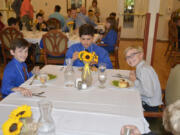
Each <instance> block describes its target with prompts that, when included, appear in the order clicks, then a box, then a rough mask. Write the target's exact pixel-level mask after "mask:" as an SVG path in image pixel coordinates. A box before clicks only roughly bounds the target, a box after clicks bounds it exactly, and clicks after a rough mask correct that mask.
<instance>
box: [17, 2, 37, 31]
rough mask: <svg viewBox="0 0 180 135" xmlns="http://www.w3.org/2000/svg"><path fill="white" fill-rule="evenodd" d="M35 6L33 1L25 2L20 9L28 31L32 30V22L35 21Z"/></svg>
mask: <svg viewBox="0 0 180 135" xmlns="http://www.w3.org/2000/svg"><path fill="white" fill-rule="evenodd" d="M33 12H34V11H33V6H32V5H31V0H23V2H22V4H21V9H20V13H21V14H20V16H21V20H22V23H25V26H26V28H27V30H31V25H30V22H32V21H33Z"/></svg>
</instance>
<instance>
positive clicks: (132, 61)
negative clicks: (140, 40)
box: [126, 49, 143, 67]
mask: <svg viewBox="0 0 180 135" xmlns="http://www.w3.org/2000/svg"><path fill="white" fill-rule="evenodd" d="M142 60H143V53H142V52H140V51H138V50H136V49H130V50H128V51H127V53H126V62H127V63H128V65H129V66H131V67H135V66H137V65H138V64H139V63H140V62H141V61H142Z"/></svg>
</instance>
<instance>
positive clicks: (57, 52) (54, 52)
mask: <svg viewBox="0 0 180 135" xmlns="http://www.w3.org/2000/svg"><path fill="white" fill-rule="evenodd" d="M42 40H43V47H44V51H43V55H44V62H45V64H64V58H65V57H59V56H62V55H64V56H65V54H66V51H67V41H68V38H67V37H66V36H65V35H64V34H63V33H62V32H60V31H59V30H51V31H49V32H48V33H46V34H45V35H43V38H42Z"/></svg>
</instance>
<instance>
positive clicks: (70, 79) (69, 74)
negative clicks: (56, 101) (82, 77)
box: [64, 59, 75, 87]
mask: <svg viewBox="0 0 180 135" xmlns="http://www.w3.org/2000/svg"><path fill="white" fill-rule="evenodd" d="M72 63H73V61H72V59H66V65H67V66H66V68H65V71H64V83H65V86H66V87H72V86H74V83H75V77H74V70H73V67H72Z"/></svg>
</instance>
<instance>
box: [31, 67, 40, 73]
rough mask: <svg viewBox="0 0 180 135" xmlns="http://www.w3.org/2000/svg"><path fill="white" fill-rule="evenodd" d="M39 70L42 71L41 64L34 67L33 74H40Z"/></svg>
mask: <svg viewBox="0 0 180 135" xmlns="http://www.w3.org/2000/svg"><path fill="white" fill-rule="evenodd" d="M39 71H40V68H39V66H35V67H34V68H33V70H32V73H33V74H38V73H39Z"/></svg>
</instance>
